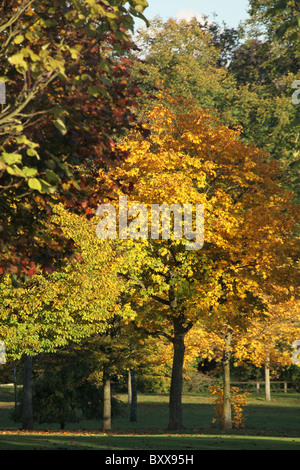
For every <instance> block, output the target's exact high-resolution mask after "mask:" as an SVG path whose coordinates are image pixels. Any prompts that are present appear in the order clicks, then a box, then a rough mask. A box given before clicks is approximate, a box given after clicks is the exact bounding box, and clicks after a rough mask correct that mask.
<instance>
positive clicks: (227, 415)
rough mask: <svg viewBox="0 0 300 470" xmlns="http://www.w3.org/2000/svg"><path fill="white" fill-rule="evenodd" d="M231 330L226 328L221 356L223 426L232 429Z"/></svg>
mask: <svg viewBox="0 0 300 470" xmlns="http://www.w3.org/2000/svg"><path fill="white" fill-rule="evenodd" d="M231 338H232V330H231V329H230V328H228V330H227V333H226V335H225V349H224V356H223V368H224V384H223V428H224V429H232V420H231V395H230V343H231Z"/></svg>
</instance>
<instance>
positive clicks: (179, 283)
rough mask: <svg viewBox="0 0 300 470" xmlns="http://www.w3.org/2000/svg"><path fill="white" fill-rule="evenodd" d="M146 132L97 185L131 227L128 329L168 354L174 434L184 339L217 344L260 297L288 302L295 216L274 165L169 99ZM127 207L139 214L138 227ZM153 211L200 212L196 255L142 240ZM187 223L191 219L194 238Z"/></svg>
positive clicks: (126, 243) (255, 309)
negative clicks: (217, 335) (156, 338)
mask: <svg viewBox="0 0 300 470" xmlns="http://www.w3.org/2000/svg"><path fill="white" fill-rule="evenodd" d="M147 123H148V124H147V125H148V128H149V135H147V136H146V137H142V136H141V135H139V134H137V133H135V132H133V133H131V134H130V135H129V136H128V138H127V139H125V140H124V141H123V143H122V144H121V150H123V151H124V152H128V157H127V159H126V161H125V163H124V164H122V165H119V166H118V165H116V166H114V167H111V168H110V171H108V172H101V173H100V177H99V178H100V180H99V182H101V184H103V185H105V186H106V187H107V190H108V191H110V198H109V200H108V201H107V202H108V203H110V204H111V205H114V208H115V210H116V216H118V198H119V196H120V195H123V196H124V195H127V201H128V206H129V207H130V209H129V212H130V214H131V219H130V220H131V222H132V223H133V224H134V226H135V227H138V226H139V231H138V230H137V231H136V233H134V230H130V231H129V234H131V236H130V237H128V239H127V240H126V239H124V238H126V237H123V239H122V240H120V245H121V247H122V249H123V250H127V251H129V252H130V253H131V262H130V263H128V264H126V263H125V264H124V265H123V267H122V274H123V276H124V278H126V279H127V281H128V283H129V284H128V285H129V289H131V302H132V306H133V308H134V309H135V310H136V312H137V317H136V319H135V324H136V327H137V328H143V329H144V330H147V331H148V332H149V333H150V334H160V335H161V336H164V337H166V338H167V339H168V340H169V341H170V342H171V343H172V345H173V359H172V361H173V369H172V379H171V387H170V415H169V428H170V429H180V428H181V427H182V426H183V417H182V406H181V394H182V370H183V364H184V357H185V338H186V335H187V334H188V333H189V332H190V331H191V329H192V328H193V327H195V325H199V324H202V326H203V328H205V329H206V330H207V331H210V330H218V331H219V332H221V331H222V332H223V334H224V337H223V340H225V338H226V335H228V332H229V331H233V330H234V329H235V328H236V327H237V325H238V326H239V328H247V326H248V325H249V324H250V323H251V321H252V320H253V318H255V317H256V316H257V315H259V314H260V312H261V309H262V308H263V306H264V299H263V294H264V293H265V292H268V294H269V295H273V296H274V297H276V299H279V298H283V297H286V296H288V291H287V292H286V290H285V289H284V287H285V286H286V285H287V284H293V283H294V282H296V281H295V279H296V275H295V263H296V261H295V259H296V250H297V249H296V247H295V240H294V238H293V237H292V236H291V233H292V231H293V227H294V224H295V219H296V214H297V212H296V209H295V207H294V206H293V204H292V202H291V197H292V195H291V194H289V193H288V192H287V191H286V190H284V189H282V188H281V187H280V185H279V183H278V181H279V180H278V177H279V175H280V170H279V167H278V165H277V163H276V162H274V161H273V162H269V161H268V159H267V157H266V155H265V154H264V153H263V152H262V151H260V150H258V149H256V148H254V147H250V146H248V145H246V144H245V143H243V142H242V141H241V140H240V129H238V128H237V129H229V128H227V127H226V126H224V125H221V124H220V123H219V121H218V120H217V119H216V118H215V117H212V116H211V115H209V114H208V113H207V112H204V111H203V110H199V109H197V107H196V106H194V105H193V104H190V103H188V102H181V103H180V106H178V103H177V102H176V101H175V100H172V99H170V101H169V103H168V105H166V106H162V105H161V106H158V107H156V108H155V109H154V110H153V111H151V112H150V113H149V115H148V117H147ZM107 194H108V193H107ZM113 201H114V204H112V203H113ZM136 203H138V204H142V205H143V206H145V207H146V208H147V214H148V218H147V217H146V219H147V220H146V221H148V225H147V224H145V213H144V218H142V217H141V213H139V212H138V211H137V209H136V208H137V207H140V206H134V204H136ZM153 204H158V205H162V204H166V205H168V206H169V207H171V206H172V205H173V204H178V205H180V206H181V207H182V208H183V207H184V204H193V205H194V207H195V206H196V205H199V206H200V205H204V211H205V212H204V217H205V239H204V244H203V246H202V245H200V248H201V246H202V248H201V249H194V250H190V249H187V248H188V244H189V243H190V241H188V240H187V239H186V238H185V237H184V234H182V238H181V239H177V238H176V237H174V233H173V232H172V234H171V235H170V237H169V238H168V239H151V232H150V230H149V226H150V224H149V221H150V222H151V223H152V219H151V205H153ZM140 212H141V211H140ZM134 214H135V217H136V218H135V219H134ZM147 214H146V216H147ZM119 215H120V214H119ZM194 216H195V214H194ZM116 220H117V219H116ZM196 222H197V221H196V220H195V217H194V225H193V229H194V233H195V225H196ZM101 223H103V220H102V221H101ZM116 225H117V223H116ZM127 236H128V234H127ZM278 285H281V286H283V287H282V289H277V288H276V287H277V286H278ZM224 349H225V348H224ZM229 405H230V397H229Z"/></svg>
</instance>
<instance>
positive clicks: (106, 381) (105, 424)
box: [102, 368, 111, 431]
mask: <svg viewBox="0 0 300 470" xmlns="http://www.w3.org/2000/svg"><path fill="white" fill-rule="evenodd" d="M110 429H111V387H110V377H109V374H108V373H107V372H106V370H105V368H104V371H103V419H102V430H103V431H107V430H110Z"/></svg>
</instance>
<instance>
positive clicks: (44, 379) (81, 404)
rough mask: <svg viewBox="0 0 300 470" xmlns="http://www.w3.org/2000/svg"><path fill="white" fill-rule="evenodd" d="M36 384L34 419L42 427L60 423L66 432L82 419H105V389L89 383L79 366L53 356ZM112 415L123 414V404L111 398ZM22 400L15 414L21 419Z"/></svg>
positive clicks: (82, 368) (16, 417) (15, 417)
mask: <svg viewBox="0 0 300 470" xmlns="http://www.w3.org/2000/svg"><path fill="white" fill-rule="evenodd" d="M35 375H36V376H35V378H34V381H33V409H34V420H35V421H36V422H38V423H40V424H43V423H49V424H50V423H53V424H55V423H58V424H59V425H60V427H61V429H64V428H65V427H66V425H67V424H69V423H76V422H79V421H80V420H82V419H97V420H98V419H99V420H100V419H102V411H103V387H102V386H98V385H96V384H93V383H91V382H89V381H88V380H87V377H86V370H85V368H84V367H82V365H80V364H79V363H68V362H61V361H59V360H58V361H57V359H56V358H55V357H54V358H53V359H52V360H50V362H48V363H46V367H45V369H44V370H42V371H40V372H39V373H38V374H35ZM111 403H112V416H119V415H120V414H122V413H123V412H124V404H123V403H122V402H120V400H118V399H116V398H115V397H112V401H111ZM22 406H23V398H22V394H21V396H20V405H19V407H18V409H17V411H16V412H15V413H14V414H13V417H14V419H15V420H16V421H20V417H21V416H22Z"/></svg>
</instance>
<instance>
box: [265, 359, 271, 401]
mask: <svg viewBox="0 0 300 470" xmlns="http://www.w3.org/2000/svg"><path fill="white" fill-rule="evenodd" d="M265 393H266V401H271V384H270V357H269V356H268V355H267V357H266V362H265Z"/></svg>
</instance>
